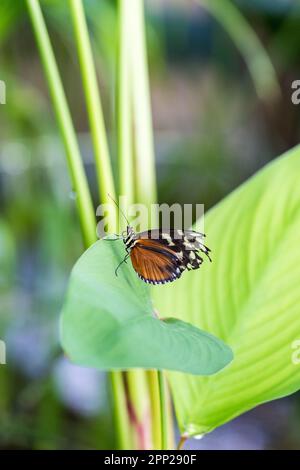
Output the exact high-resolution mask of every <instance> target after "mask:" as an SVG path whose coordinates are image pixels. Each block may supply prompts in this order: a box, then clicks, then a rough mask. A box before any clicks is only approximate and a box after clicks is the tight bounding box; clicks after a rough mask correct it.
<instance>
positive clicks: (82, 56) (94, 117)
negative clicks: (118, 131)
mask: <svg viewBox="0 0 300 470" xmlns="http://www.w3.org/2000/svg"><path fill="white" fill-rule="evenodd" d="M69 7H70V11H71V16H72V21H73V27H74V33H75V39H76V45H77V51H78V57H79V65H80V70H81V76H82V83H83V89H84V93H85V99H86V105H87V111H88V117H89V122H90V127H91V134H92V140H93V147H94V156H95V166H96V172H97V179H98V185H99V195H100V199H101V201H102V203H105V202H110V203H111V201H110V200H109V197H108V194H110V195H111V196H112V197H113V198H114V197H115V188H114V181H113V174H112V169H111V164H110V156H109V147H108V142H107V137H106V131H105V124H104V117H103V111H102V105H101V98H100V93H99V87H98V83H97V75H96V70H95V65H94V60H93V55H92V48H91V43H90V39H89V33H88V28H87V24H86V19H85V14H84V8H83V5H82V1H81V0H69ZM110 215H111V220H110V221H109V226H110V230H111V231H115V230H116V212H115V209H114V211H113V213H111V212H110Z"/></svg>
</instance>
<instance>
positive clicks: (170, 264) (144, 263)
mask: <svg viewBox="0 0 300 470" xmlns="http://www.w3.org/2000/svg"><path fill="white" fill-rule="evenodd" d="M130 258H131V262H132V266H133V268H134V269H135V271H136V272H137V274H138V276H139V277H140V278H141V279H142V280H143V281H145V282H147V283H149V284H165V283H166V282H172V281H175V279H178V278H179V277H180V276H181V273H182V269H181V265H182V263H181V260H180V257H179V256H178V255H177V254H176V253H174V252H173V251H172V250H170V248H168V247H165V246H164V245H162V244H161V243H160V242H159V241H155V240H150V239H146V238H145V239H138V240H137V241H136V242H135V244H134V247H133V248H132V249H131V251H130Z"/></svg>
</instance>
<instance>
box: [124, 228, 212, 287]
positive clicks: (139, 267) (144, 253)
mask: <svg viewBox="0 0 300 470" xmlns="http://www.w3.org/2000/svg"><path fill="white" fill-rule="evenodd" d="M203 238H204V235H203V234H202V233H199V232H195V231H193V230H186V231H182V230H163V229H155V230H147V231H145V232H140V233H135V231H134V230H133V228H132V227H131V226H130V225H128V226H127V230H126V232H125V234H124V236H123V241H124V244H125V247H126V251H127V255H126V257H125V259H124V261H126V260H127V258H129V257H130V259H131V262H132V266H133V268H134V269H135V271H136V272H137V274H138V276H139V277H140V279H142V280H143V281H144V282H146V283H148V284H154V285H157V284H165V283H167V282H172V281H175V280H176V279H179V278H180V276H181V275H182V273H183V272H184V271H185V270H188V271H189V270H192V269H198V268H199V267H200V266H201V264H202V262H203V258H202V257H201V256H200V253H199V252H203V253H204V254H205V255H206V256H207V257H208V258H209V259H210V257H209V252H210V250H209V248H207V247H206V246H205V245H204V244H203Z"/></svg>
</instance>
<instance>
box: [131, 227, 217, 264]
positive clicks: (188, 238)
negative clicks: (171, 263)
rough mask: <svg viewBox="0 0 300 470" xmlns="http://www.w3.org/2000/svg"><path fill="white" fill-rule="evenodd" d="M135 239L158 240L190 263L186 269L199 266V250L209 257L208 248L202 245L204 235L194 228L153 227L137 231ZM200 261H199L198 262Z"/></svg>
mask: <svg viewBox="0 0 300 470" xmlns="http://www.w3.org/2000/svg"><path fill="white" fill-rule="evenodd" d="M136 238H137V239H151V240H156V241H158V242H159V243H160V244H161V245H162V246H164V247H167V248H169V249H170V250H171V251H173V252H174V253H177V254H180V255H182V257H183V261H185V262H186V265H187V264H191V267H187V266H186V268H187V269H196V268H199V267H200V265H201V264H202V262H203V259H202V258H201V256H200V255H199V251H201V252H202V253H204V254H205V255H206V256H207V257H208V259H209V260H210V261H211V258H210V255H209V253H210V249H209V248H208V247H207V246H205V245H204V243H203V239H204V238H205V235H204V234H203V233H200V232H195V231H194V230H185V231H182V230H164V229H153V230H146V231H145V232H141V233H138V234H137V235H136ZM198 261H200V262H198Z"/></svg>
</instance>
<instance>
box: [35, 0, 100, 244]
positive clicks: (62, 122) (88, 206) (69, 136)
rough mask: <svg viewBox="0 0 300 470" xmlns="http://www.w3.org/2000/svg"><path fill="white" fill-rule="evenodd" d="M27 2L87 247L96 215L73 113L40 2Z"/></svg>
mask: <svg viewBox="0 0 300 470" xmlns="http://www.w3.org/2000/svg"><path fill="white" fill-rule="evenodd" d="M26 2H27V8H28V12H29V15H30V18H31V22H32V26H33V30H34V33H35V37H36V42H37V45H38V48H39V52H40V56H41V60H42V63H43V66H44V71H45V75H46V78H47V81H48V86H49V90H50V94H51V98H52V102H53V107H54V110H55V113H56V118H57V122H58V125H59V128H60V132H61V135H62V138H63V142H64V146H65V151H66V155H67V162H68V166H69V172H70V175H71V181H72V185H73V189H74V192H75V194H76V203H77V208H78V213H79V219H80V223H81V229H82V233H83V240H84V244H85V246H89V245H91V244H92V243H94V242H95V240H96V223H95V213H94V209H93V204H92V200H91V196H90V192H89V187H88V183H87V179H86V175H85V172H84V168H83V164H82V161H81V155H80V151H79V146H78V142H77V139H76V134H75V130H74V126H73V123H72V118H71V114H70V111H69V108H68V104H67V100H66V96H65V93H64V90H63V86H62V82H61V78H60V75H59V71H58V67H57V64H56V60H55V56H54V53H53V49H52V46H51V43H50V39H49V35H48V32H47V28H46V25H45V21H44V18H43V14H42V11H41V8H40V4H39V2H38V0H26Z"/></svg>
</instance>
